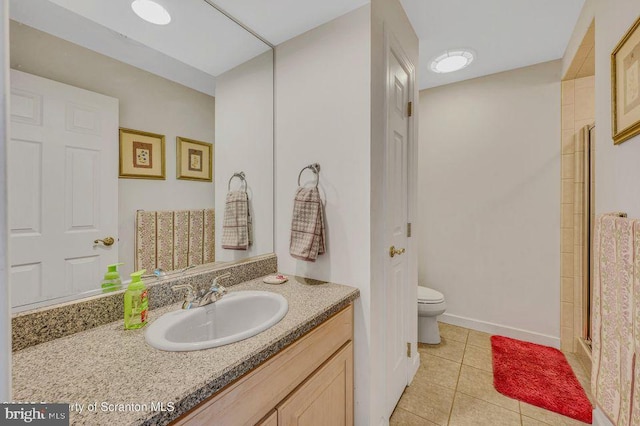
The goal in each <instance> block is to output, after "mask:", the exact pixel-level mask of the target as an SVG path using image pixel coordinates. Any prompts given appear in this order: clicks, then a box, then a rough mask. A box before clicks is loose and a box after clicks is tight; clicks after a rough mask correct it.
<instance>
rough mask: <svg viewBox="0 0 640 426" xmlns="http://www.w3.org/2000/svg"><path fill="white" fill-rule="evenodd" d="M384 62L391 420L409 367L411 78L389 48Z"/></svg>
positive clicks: (388, 347) (387, 356)
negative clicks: (409, 112) (408, 234)
mask: <svg viewBox="0 0 640 426" xmlns="http://www.w3.org/2000/svg"><path fill="white" fill-rule="evenodd" d="M388 58H389V60H388V67H389V69H388V77H389V78H388V85H387V86H388V87H387V110H388V117H387V137H386V147H385V148H386V149H385V155H386V159H385V168H386V170H385V188H386V189H385V210H386V211H385V236H386V242H387V245H386V247H388V249H387V250H389V253H388V254H387V257H386V259H387V262H386V265H385V271H386V272H385V311H386V312H385V324H386V334H385V346H386V382H387V398H386V399H387V414H388V415H391V413H392V412H393V409H394V408H395V406H396V404H397V403H398V400H399V399H400V396H401V395H402V392H403V391H404V389H405V387H406V385H407V370H408V366H409V358H408V357H407V341H408V340H407V331H406V327H407V324H406V321H405V318H406V316H405V309H406V300H407V294H408V289H407V286H408V283H409V281H408V256H407V255H406V254H405V253H404V252H405V250H406V247H407V219H408V181H407V179H408V172H409V171H408V152H409V116H408V104H409V97H410V93H411V87H410V86H411V84H410V78H411V73H410V71H409V70H408V69H407V67H405V66H403V63H402V61H401V60H399V58H398V57H397V56H396V54H395V52H394V51H393V48H390V50H389V52H388ZM391 250H394V251H393V252H392V251H391Z"/></svg>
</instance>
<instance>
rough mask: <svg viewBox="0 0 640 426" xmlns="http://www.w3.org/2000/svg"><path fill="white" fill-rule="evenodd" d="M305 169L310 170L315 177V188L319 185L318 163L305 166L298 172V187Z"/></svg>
mask: <svg viewBox="0 0 640 426" xmlns="http://www.w3.org/2000/svg"><path fill="white" fill-rule="evenodd" d="M307 169H309V170H311V171H312V172H313V173H314V174H315V175H316V188H317V187H318V183H320V164H318V163H313V164H309V165H308V166H305V167H303V169H302V170H300V173H298V186H300V177H302V172H304V171H305V170H307Z"/></svg>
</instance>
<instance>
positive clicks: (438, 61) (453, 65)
mask: <svg viewBox="0 0 640 426" xmlns="http://www.w3.org/2000/svg"><path fill="white" fill-rule="evenodd" d="M474 58H475V55H474V54H473V52H472V51H470V50H466V49H454V50H447V51H446V52H444V53H443V54H442V55H440V56H438V57H437V58H435V59H434V60H433V61H431V65H430V68H431V71H433V72H435V73H438V74H443V73H448V72H454V71H459V70H461V69H463V68H466V67H468V66H469V64H471V62H473V59H474Z"/></svg>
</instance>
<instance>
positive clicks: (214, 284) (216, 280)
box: [211, 272, 231, 292]
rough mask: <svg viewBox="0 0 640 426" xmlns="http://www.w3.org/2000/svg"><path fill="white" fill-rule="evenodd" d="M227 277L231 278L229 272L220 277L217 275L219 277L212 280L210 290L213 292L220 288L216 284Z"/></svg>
mask: <svg viewBox="0 0 640 426" xmlns="http://www.w3.org/2000/svg"><path fill="white" fill-rule="evenodd" d="M229 277H231V272H227V273H226V274H222V275H219V276H217V277H215V278H214V279H213V282H212V283H211V290H212V291H215V290H216V288H218V287H222V286H221V285H220V284H218V281H220V280H224V279H227V278H229ZM222 288H224V287H222ZM225 292H226V290H225Z"/></svg>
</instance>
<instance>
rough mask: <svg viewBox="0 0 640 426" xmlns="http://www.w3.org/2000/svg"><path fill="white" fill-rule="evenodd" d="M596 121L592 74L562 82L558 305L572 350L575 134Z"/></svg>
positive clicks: (576, 294)
mask: <svg viewBox="0 0 640 426" xmlns="http://www.w3.org/2000/svg"><path fill="white" fill-rule="evenodd" d="M594 121H595V78H594V77H593V76H590V77H584V78H578V79H574V80H566V81H563V82H562V148H561V149H562V164H561V170H562V171H561V177H562V195H561V197H562V199H561V209H562V211H561V218H560V224H561V225H560V226H561V228H562V229H561V235H562V238H561V241H560V252H561V256H562V258H561V266H560V275H561V292H560V297H561V305H560V318H561V328H560V341H561V346H562V350H563V351H567V352H575V350H576V348H577V338H578V337H581V329H582V290H581V288H580V284H579V283H576V282H575V281H577V280H575V277H576V276H577V273H576V270H575V268H576V267H578V265H576V264H575V262H574V251H575V245H576V244H579V243H580V239H579V238H576V237H579V235H576V231H575V224H576V223H579V220H580V219H581V216H580V214H579V212H576V211H575V210H574V193H575V188H574V187H575V138H576V135H577V133H578V131H579V130H580V129H581V128H582V127H584V126H586V125H590V124H594Z"/></svg>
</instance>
